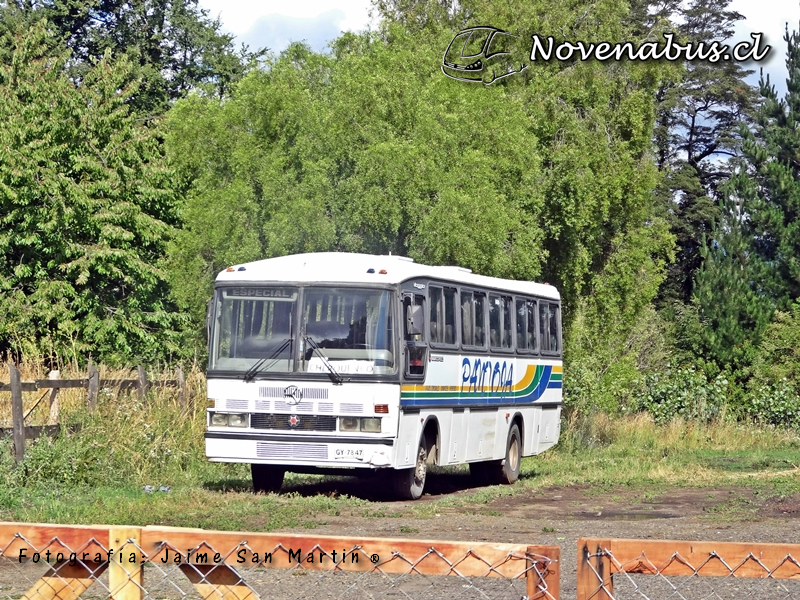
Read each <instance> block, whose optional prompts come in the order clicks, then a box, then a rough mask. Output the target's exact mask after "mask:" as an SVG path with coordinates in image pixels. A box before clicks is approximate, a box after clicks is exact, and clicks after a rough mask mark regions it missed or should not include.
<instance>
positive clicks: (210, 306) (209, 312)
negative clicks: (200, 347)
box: [206, 298, 214, 339]
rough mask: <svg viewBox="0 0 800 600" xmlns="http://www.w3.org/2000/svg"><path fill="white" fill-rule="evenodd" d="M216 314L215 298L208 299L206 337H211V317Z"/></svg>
mask: <svg viewBox="0 0 800 600" xmlns="http://www.w3.org/2000/svg"><path fill="white" fill-rule="evenodd" d="M213 314H214V298H211V300H209V301H208V304H207V305H206V337H207V338H208V339H211V319H212V316H213Z"/></svg>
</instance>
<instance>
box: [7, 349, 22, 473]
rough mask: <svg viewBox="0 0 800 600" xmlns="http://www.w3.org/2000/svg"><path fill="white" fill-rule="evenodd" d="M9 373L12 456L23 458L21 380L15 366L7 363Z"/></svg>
mask: <svg viewBox="0 0 800 600" xmlns="http://www.w3.org/2000/svg"><path fill="white" fill-rule="evenodd" d="M8 370H9V373H10V375H11V419H12V428H13V433H14V458H15V459H16V461H17V462H20V461H21V460H22V459H23V458H25V413H23V412H22V381H21V380H20V376H19V370H18V369H17V367H15V366H14V365H12V364H11V363H8Z"/></svg>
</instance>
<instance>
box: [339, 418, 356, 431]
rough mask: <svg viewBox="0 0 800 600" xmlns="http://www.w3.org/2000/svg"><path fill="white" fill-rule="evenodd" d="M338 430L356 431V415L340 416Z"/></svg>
mask: <svg viewBox="0 0 800 600" xmlns="http://www.w3.org/2000/svg"><path fill="white" fill-rule="evenodd" d="M339 431H358V417H340V418H339Z"/></svg>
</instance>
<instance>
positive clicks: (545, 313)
mask: <svg viewBox="0 0 800 600" xmlns="http://www.w3.org/2000/svg"><path fill="white" fill-rule="evenodd" d="M549 317H550V309H549V305H548V303H547V302H539V339H540V340H541V341H542V352H550V351H551V350H552V348H550V335H549V333H548V332H549V326H548V321H549Z"/></svg>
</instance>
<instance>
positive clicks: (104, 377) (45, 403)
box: [0, 363, 206, 427]
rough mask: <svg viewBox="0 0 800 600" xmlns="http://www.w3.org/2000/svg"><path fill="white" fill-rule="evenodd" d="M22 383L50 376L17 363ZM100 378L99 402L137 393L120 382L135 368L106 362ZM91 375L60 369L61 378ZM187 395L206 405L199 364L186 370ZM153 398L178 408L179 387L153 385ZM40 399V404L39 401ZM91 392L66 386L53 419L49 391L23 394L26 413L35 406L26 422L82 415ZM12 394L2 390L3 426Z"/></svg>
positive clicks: (164, 375) (0, 375)
mask: <svg viewBox="0 0 800 600" xmlns="http://www.w3.org/2000/svg"><path fill="white" fill-rule="evenodd" d="M18 368H19V371H20V376H21V378H22V381H23V382H30V381H35V380H37V379H47V378H48V371H47V370H46V369H45V368H44V367H43V365H42V363H39V364H32V363H24V364H22V365H19V366H18ZM98 371H99V373H100V381H101V382H102V385H101V387H100V390H99V393H98V403H101V402H112V403H119V402H123V403H127V399H128V398H129V397H130V396H132V395H133V396H136V395H137V391H136V389H128V390H123V391H121V390H120V389H119V385H118V382H121V381H124V380H130V379H136V374H137V371H136V367H132V368H128V369H109V368H107V367H105V366H104V365H100V366H99V367H98ZM87 377H88V371H87V369H80V368H76V367H75V366H74V365H67V366H65V367H63V368H62V369H61V370H60V378H61V379H65V380H75V379H79V380H85V379H87ZM147 377H148V380H149V381H152V382H167V381H174V380H175V378H176V372H175V370H174V369H163V368H162V369H160V370H157V371H153V370H148V372H147ZM185 377H186V396H187V400H188V402H189V404H190V405H201V406H205V398H206V391H205V376H204V374H203V371H202V369H201V368H200V367H199V366H198V365H193V366H192V367H191V368H190V369H188V370H187V371H186V374H185ZM10 380H11V376H10V373H9V368H8V364H7V363H0V381H2V382H3V383H8V382H9V381H10ZM148 398H151V399H152V401H154V402H156V403H158V404H160V405H162V406H163V405H165V404H169V403H174V404H175V406H176V407H177V388H169V387H166V388H161V387H155V386H154V387H153V389H152V390H151V391H150V393H149V394H148ZM37 402H38V404H37ZM87 402H88V391H87V390H86V389H85V388H67V389H60V390H59V391H58V408H59V413H60V418H59V420H57V421H53V419H51V418H50V390H39V391H36V392H23V393H22V406H23V411H25V412H26V413H27V412H28V411H29V410H30V409H31V408H33V407H34V406H36V408H35V409H34V410H33V412H31V413H30V415H29V416H28V418H26V419H25V424H26V425H54V424H56V423H59V422H68V421H70V419H71V416H72V415H76V414H80V413H82V412H84V411H85V410H86V408H87ZM11 424H12V416H11V394H10V392H7V391H6V392H0V427H11Z"/></svg>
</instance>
